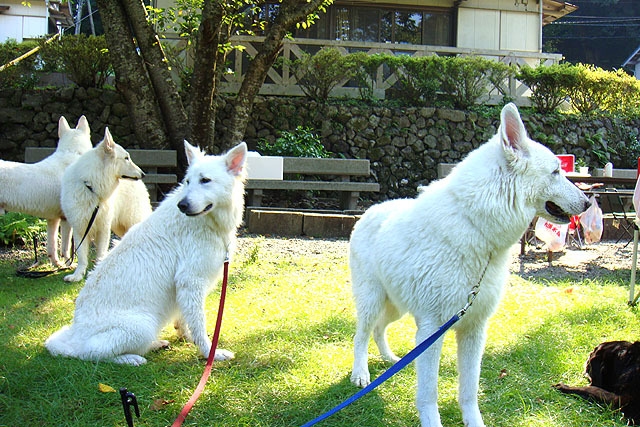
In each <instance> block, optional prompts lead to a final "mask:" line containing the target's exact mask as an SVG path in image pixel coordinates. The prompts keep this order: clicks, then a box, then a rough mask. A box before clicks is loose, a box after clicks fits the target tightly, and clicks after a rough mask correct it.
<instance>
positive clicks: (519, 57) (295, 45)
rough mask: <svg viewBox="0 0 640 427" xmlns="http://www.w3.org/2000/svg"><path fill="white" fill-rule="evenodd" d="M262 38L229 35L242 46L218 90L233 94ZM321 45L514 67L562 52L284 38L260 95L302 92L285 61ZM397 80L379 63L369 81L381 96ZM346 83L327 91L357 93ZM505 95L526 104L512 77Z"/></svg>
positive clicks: (494, 96)
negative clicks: (476, 58) (470, 59)
mask: <svg viewBox="0 0 640 427" xmlns="http://www.w3.org/2000/svg"><path fill="white" fill-rule="evenodd" d="M263 40H264V38H263V37H252V36H236V37H233V39H232V43H233V44H234V45H241V46H243V47H244V48H243V49H241V50H235V51H234V53H233V54H232V55H231V56H230V59H231V62H230V70H229V72H228V73H226V74H225V75H224V78H223V80H222V82H221V85H220V86H221V87H220V89H221V90H222V91H223V92H226V93H235V92H237V91H238V90H239V88H240V84H241V82H242V76H243V75H244V73H245V71H246V67H247V66H248V64H249V60H250V58H253V57H254V56H255V55H256V53H257V49H256V45H257V44H259V43H261V42H262V41H263ZM323 46H332V47H336V48H338V49H339V50H340V51H341V52H343V53H344V54H347V53H352V52H367V53H369V54H374V53H388V54H392V55H412V56H428V55H441V56H442V55H444V56H453V55H458V56H471V55H474V56H482V57H484V58H488V59H493V60H496V61H500V62H504V63H505V64H512V65H515V66H516V67H521V66H523V65H525V64H526V65H530V66H532V67H535V66H537V65H538V64H544V65H551V64H556V63H558V62H559V61H560V60H561V59H562V55H560V54H554V53H535V52H519V51H506V50H491V49H466V48H457V47H447V46H424V45H412V44H395V43H373V42H346V41H334V40H317V39H302V38H301V39H287V40H285V41H284V46H283V49H282V51H281V53H280V55H281V56H282V57H283V58H284V61H283V62H282V63H280V65H279V66H278V67H277V68H271V69H270V70H269V73H268V77H267V80H266V81H265V83H264V85H263V86H262V89H261V90H260V93H261V94H263V95H289V96H291V95H293V96H295V95H304V93H303V92H302V89H301V88H300V86H298V85H297V82H296V78H295V76H294V74H293V73H292V72H291V69H290V66H289V63H290V61H295V60H296V59H298V58H300V57H301V56H302V53H303V52H309V53H315V52H317V51H318V50H319V49H320V48H322V47H323ZM396 81H397V76H396V75H395V73H393V72H392V71H390V70H389V69H388V67H384V66H380V67H379V68H378V71H377V73H376V80H375V82H373V83H374V84H373V88H374V95H375V96H376V97H378V98H384V97H385V91H386V90H387V89H389V88H391V87H392V86H393V84H394V83H395V82H396ZM348 84H349V82H348V81H345V82H343V83H342V84H341V85H338V86H337V87H336V88H334V90H333V91H332V92H331V94H332V95H334V96H354V97H357V96H359V91H358V88H356V87H349V86H348ZM507 87H508V88H509V93H508V95H509V97H510V98H511V99H513V100H515V101H516V102H517V103H518V104H520V105H527V104H529V102H528V95H529V88H528V87H527V86H526V85H524V84H523V83H521V82H519V81H517V80H516V79H511V80H510V81H509V82H508V86H507ZM501 101H502V96H501V95H499V94H498V93H497V91H494V92H492V93H490V94H489V97H488V98H487V99H484V100H482V102H484V103H489V104H492V103H497V102H501Z"/></svg>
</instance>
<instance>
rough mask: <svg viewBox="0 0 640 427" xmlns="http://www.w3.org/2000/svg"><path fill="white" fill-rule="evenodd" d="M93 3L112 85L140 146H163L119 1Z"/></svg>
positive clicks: (163, 135) (156, 111)
mask: <svg viewBox="0 0 640 427" xmlns="http://www.w3.org/2000/svg"><path fill="white" fill-rule="evenodd" d="M125 1H126V0H125ZM97 4H98V7H99V9H100V15H101V17H102V24H103V26H104V30H105V36H106V40H107V44H108V46H109V54H110V55H111V61H112V63H113V68H114V70H115V73H116V88H117V89H118V91H119V92H120V93H121V94H122V95H123V96H124V98H125V100H126V101H127V106H128V107H129V113H130V115H131V123H132V126H133V131H134V133H135V134H136V138H138V140H140V143H141V145H143V146H147V147H154V148H166V141H167V134H166V132H165V127H164V123H163V121H162V116H161V114H160V109H159V108H158V104H157V101H156V97H155V92H154V90H153V87H152V86H151V82H150V81H149V77H148V75H147V73H146V70H145V67H144V62H143V60H142V57H140V55H138V53H137V50H136V45H135V42H134V37H133V34H132V33H131V29H130V28H131V27H130V26H129V21H128V19H127V16H126V12H125V9H124V8H123V4H122V1H121V0H97Z"/></svg>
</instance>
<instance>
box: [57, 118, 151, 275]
mask: <svg viewBox="0 0 640 427" xmlns="http://www.w3.org/2000/svg"><path fill="white" fill-rule="evenodd" d="M143 176H144V173H143V172H142V170H141V169H140V168H139V167H138V166H137V165H136V164H135V163H133V162H132V161H131V157H130V156H129V153H128V152H127V151H126V150H125V149H124V148H122V147H121V146H120V145H118V144H116V143H115V142H114V141H113V137H112V136H111V133H110V132H109V128H105V131H104V139H103V140H102V141H101V142H100V143H99V144H98V145H96V147H95V148H93V149H92V150H89V151H87V152H86V153H84V154H83V155H82V156H80V158H78V160H76V161H75V162H74V163H73V164H72V165H71V166H69V167H68V168H67V169H66V171H65V172H64V175H63V176H62V191H61V195H60V200H61V205H62V210H63V211H64V213H65V216H66V217H67V220H68V221H69V224H70V225H71V227H72V228H73V239H74V243H75V245H76V246H77V247H76V252H77V255H78V265H77V267H76V269H75V271H74V272H73V273H72V274H69V275H67V276H65V278H64V280H65V281H67V282H77V281H79V280H82V279H83V278H84V273H85V272H86V270H87V266H88V265H89V247H90V245H91V242H94V243H95V246H96V260H97V261H99V260H101V259H102V258H104V256H105V255H106V253H107V250H108V249H109V241H110V237H111V230H112V229H113V231H114V232H115V233H116V235H118V237H122V236H124V234H125V233H126V232H127V230H129V228H131V227H132V226H133V225H134V224H137V223H138V222H140V221H142V220H143V219H145V218H146V217H148V216H149V215H150V214H151V203H150V202H149V193H148V192H147V189H146V187H145V185H144V184H143V183H142V182H141V181H138V180H139V179H141V178H142V177H143ZM134 182H135V183H134ZM96 207H97V208H98V210H97V214H96V216H95V220H94V222H93V224H91V227H90V228H89V231H88V232H87V227H88V226H89V223H90V220H91V217H92V215H93V212H94V210H95V209H96ZM85 232H87V235H86V237H85V239H84V241H82V238H83V237H84V235H85Z"/></svg>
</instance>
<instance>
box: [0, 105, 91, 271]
mask: <svg viewBox="0 0 640 427" xmlns="http://www.w3.org/2000/svg"><path fill="white" fill-rule="evenodd" d="M58 138H59V140H58V146H57V148H56V150H55V151H54V152H53V154H51V155H50V156H49V157H47V158H46V159H43V160H41V161H39V162H37V163H32V164H27V163H16V162H9V161H5V160H0V182H2V186H1V187H0V215H3V214H4V213H5V211H7V212H21V213H25V214H28V215H33V216H37V217H39V218H44V219H46V220H47V256H48V257H49V261H50V262H51V264H53V265H54V266H56V267H60V266H62V265H63V263H62V262H60V259H59V257H58V228H59V227H60V226H61V225H62V232H61V237H62V238H61V242H62V248H61V249H62V250H61V252H62V256H63V258H68V257H69V251H70V241H71V229H70V227H69V226H68V224H67V223H66V221H63V214H62V208H61V206H60V187H61V180H62V174H63V173H64V171H65V169H66V168H67V166H69V165H70V164H71V163H73V162H74V161H76V159H77V158H78V157H80V155H81V154H83V153H85V152H87V151H89V150H91V131H90V129H89V123H88V122H87V119H86V117H85V116H81V117H80V119H78V124H77V125H76V128H75V129H71V128H70V127H69V123H68V122H67V119H65V118H64V116H60V119H59V120H58Z"/></svg>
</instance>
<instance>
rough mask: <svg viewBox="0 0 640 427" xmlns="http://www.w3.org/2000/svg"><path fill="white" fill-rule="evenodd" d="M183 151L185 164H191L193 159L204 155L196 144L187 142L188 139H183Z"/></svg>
mask: <svg viewBox="0 0 640 427" xmlns="http://www.w3.org/2000/svg"><path fill="white" fill-rule="evenodd" d="M184 152H185V154H186V155H187V164H189V165H191V164H192V163H193V162H194V160H195V159H199V158H201V157H204V153H203V152H202V151H201V150H200V149H199V148H198V147H196V146H194V145H191V144H189V141H187V140H186V139H185V140H184Z"/></svg>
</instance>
